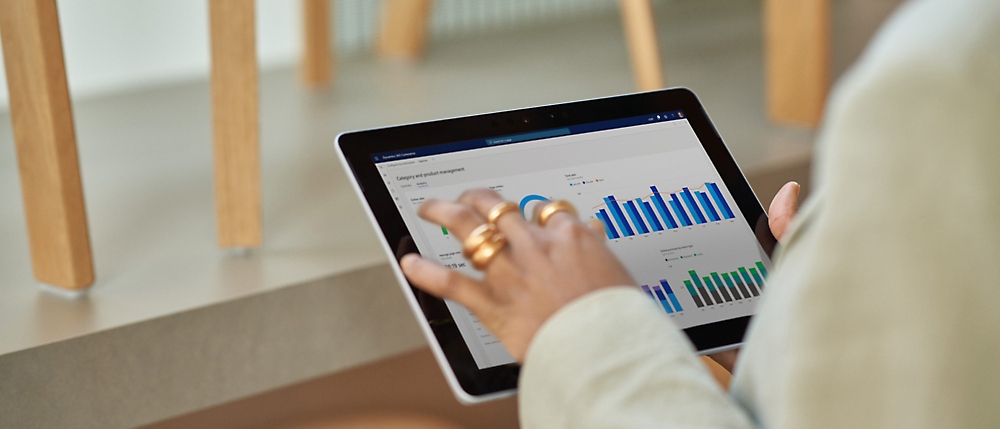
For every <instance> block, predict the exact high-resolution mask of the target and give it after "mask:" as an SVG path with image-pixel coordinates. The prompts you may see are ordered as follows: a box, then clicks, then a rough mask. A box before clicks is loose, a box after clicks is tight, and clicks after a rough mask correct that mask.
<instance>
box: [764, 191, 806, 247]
mask: <svg viewBox="0 0 1000 429" xmlns="http://www.w3.org/2000/svg"><path fill="white" fill-rule="evenodd" d="M800 189H801V187H800V186H799V184H798V183H796V182H788V183H786V184H785V186H782V187H781V190H779V191H778V194H777V195H775V196H774V199H773V200H771V207H770V208H769V209H768V210H767V212H768V225H769V226H770V227H771V234H773V235H774V238H777V239H778V241H781V239H782V237H784V235H785V231H786V230H788V225H790V224H791V223H792V221H793V220H795V215H796V214H798V212H799V190H800Z"/></svg>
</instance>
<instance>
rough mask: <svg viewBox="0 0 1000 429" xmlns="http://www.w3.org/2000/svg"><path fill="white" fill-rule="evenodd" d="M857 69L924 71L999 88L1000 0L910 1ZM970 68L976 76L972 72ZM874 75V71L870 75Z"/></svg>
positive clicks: (928, 74) (884, 72) (867, 71)
mask: <svg viewBox="0 0 1000 429" xmlns="http://www.w3.org/2000/svg"><path fill="white" fill-rule="evenodd" d="M856 68H857V70H856V72H857V74H862V75H866V74H867V75H876V76H877V75H887V74H894V75H897V76H904V77H905V76H908V75H918V76H920V75H922V76H925V77H933V78H934V79H937V80H939V81H941V79H942V78H944V79H948V78H949V77H953V78H957V79H958V82H962V83H966V84H969V83H973V82H970V78H973V79H974V80H978V79H989V80H990V81H986V82H983V81H979V82H974V84H976V85H984V84H986V85H991V86H994V87H1000V73H986V72H988V71H994V72H1000V1H997V0H911V1H910V2H908V3H906V4H904V5H903V6H901V7H900V9H899V10H898V11H897V12H896V13H895V14H894V15H893V16H892V17H891V18H890V19H889V20H888V21H887V22H886V24H885V25H884V26H883V29H882V30H881V31H880V32H879V34H878V35H877V36H876V37H875V39H873V41H872V43H871V44H870V46H869V48H868V50H867V51H866V52H865V54H864V56H863V57H862V58H861V60H860V61H859V62H858V64H857V67H856ZM970 73H971V74H972V75H970ZM872 77H874V76H872Z"/></svg>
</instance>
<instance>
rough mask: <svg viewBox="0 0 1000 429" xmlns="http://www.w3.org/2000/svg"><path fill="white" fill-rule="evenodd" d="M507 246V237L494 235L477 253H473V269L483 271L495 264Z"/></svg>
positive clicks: (498, 234)
mask: <svg viewBox="0 0 1000 429" xmlns="http://www.w3.org/2000/svg"><path fill="white" fill-rule="evenodd" d="M506 244H507V237H504V235H503V234H502V233H499V232H498V233H496V234H493V236H492V237H490V239H489V240H487V241H485V242H483V243H482V244H481V245H480V246H479V247H478V248H477V249H476V251H475V252H473V253H472V258H470V259H472V268H475V269H477V270H479V271H483V270H485V269H486V267H488V266H489V265H490V262H493V258H495V257H496V256H497V255H498V254H500V251H501V250H503V247H504V246H505V245H506Z"/></svg>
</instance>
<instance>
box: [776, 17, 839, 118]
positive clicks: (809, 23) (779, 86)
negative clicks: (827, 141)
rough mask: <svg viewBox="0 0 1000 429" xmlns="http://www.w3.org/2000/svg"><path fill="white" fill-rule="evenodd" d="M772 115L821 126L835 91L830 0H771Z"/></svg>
mask: <svg viewBox="0 0 1000 429" xmlns="http://www.w3.org/2000/svg"><path fill="white" fill-rule="evenodd" d="M764 38H765V40H764V42H765V67H766V84H767V111H768V115H769V117H770V118H771V120H772V121H774V122H777V123H785V124H792V125H803V126H809V127H815V126H816V125H818V124H819V122H820V120H821V119H822V117H823V107H824V105H825V104H826V96H827V92H828V91H829V88H830V0H765V1H764Z"/></svg>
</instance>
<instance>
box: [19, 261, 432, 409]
mask: <svg viewBox="0 0 1000 429" xmlns="http://www.w3.org/2000/svg"><path fill="white" fill-rule="evenodd" d="M424 345H425V343H424V340H423V337H422V336H421V334H420V332H419V330H418V328H417V325H416V323H415V320H414V318H413V315H412V312H410V310H409V308H408V307H407V305H406V302H405V301H404V298H403V295H402V293H401V291H400V290H399V287H398V286H397V283H396V280H395V279H394V278H393V276H392V274H391V272H390V271H389V269H388V267H387V266H385V265H377V266H372V267H368V268H363V269H358V270H354V271H350V272H346V273H344V274H340V275H336V276H332V277H328V278H324V279H321V280H317V281H313V282H308V283H304V284H300V285H295V286H289V287H285V288H281V289H278V290H274V291H270V292H267V293H262V294H259V295H254V296H250V297H246V298H242V299H237V300H234V301H229V302H225V303H221V304H218V305H213V306H210V307H206V308H200V309H195V310H190V311H185V312H182V313H177V314H173V315H170V316H166V317H161V318H156V319H152V320H148V321H144V322H141V323H136V324H132V325H127V326H123V327H120V328H116V329H111V330H108V331H103V332H98V333H94V334H90V335H86V336H83V337H79V338H74V339H70V340H66V341H62V342H58V343H54V344H49V345H46V346H42V347H37V348H33V349H30V350H25V351H21V352H17V353H11V354H7V355H3V356H0V380H3V382H2V383H0V426H2V427H77V428H85V427H94V428H112V427H133V426H137V425H142V424H148V423H151V422H154V421H158V420H162V419H165V418H168V417H172V416H177V415H180V414H184V413H188V412H191V411H194V410H198V409H202V408H205V407H209V406H213V405H217V404H221V403H224V402H228V401H232V400H234V399H238V398H242V397H246V396H249V395H252V394H256V393H260V392H263V391H266V390H270V389H274V388H276V387H280V386H285V385H289V384H292V383H296V382H300V381H303V380H307V379H310V378H314V377H318V376H320V375H325V374H329V373H332V372H336V371H340V370H343V369H347V368H351V367H354V366H357V365H360V364H364V363H367V362H371V361H374V360H377V359H381V358H385V357H389V356H392V355H396V354H399V353H403V352H407V351H412V350H414V349H416V348H419V347H422V346H424Z"/></svg>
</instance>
